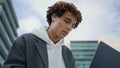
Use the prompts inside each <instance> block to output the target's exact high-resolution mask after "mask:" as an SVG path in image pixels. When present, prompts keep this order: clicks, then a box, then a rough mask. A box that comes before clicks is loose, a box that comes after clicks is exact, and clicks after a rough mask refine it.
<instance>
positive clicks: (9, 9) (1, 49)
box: [0, 0, 19, 68]
mask: <svg viewBox="0 0 120 68" xmlns="http://www.w3.org/2000/svg"><path fill="white" fill-rule="evenodd" d="M18 27H19V25H18V21H17V17H16V15H15V12H14V8H13V5H12V1H11V0H0V68H2V64H3V62H4V61H5V58H6V57H7V54H8V51H9V50H10V47H11V46H12V43H13V41H14V40H15V39H16V37H17V36H18V34H17V28H18Z"/></svg>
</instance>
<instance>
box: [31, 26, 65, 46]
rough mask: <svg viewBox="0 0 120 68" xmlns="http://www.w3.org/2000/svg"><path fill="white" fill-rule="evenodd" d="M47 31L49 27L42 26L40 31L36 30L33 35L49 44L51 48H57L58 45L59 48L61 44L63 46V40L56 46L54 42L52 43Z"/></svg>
mask: <svg viewBox="0 0 120 68" xmlns="http://www.w3.org/2000/svg"><path fill="white" fill-rule="evenodd" d="M47 29H48V27H47V26H43V25H40V27H39V28H38V29H34V30H33V31H32V32H31V33H32V34H34V35H36V36H37V37H38V38H40V39H42V40H43V41H45V42H46V43H47V44H49V45H51V46H56V45H57V46H58V45H59V44H60V45H63V42H64V40H63V39H61V40H60V41H58V42H57V43H56V44H54V43H53V41H51V39H50V38H49V36H48V33H47Z"/></svg>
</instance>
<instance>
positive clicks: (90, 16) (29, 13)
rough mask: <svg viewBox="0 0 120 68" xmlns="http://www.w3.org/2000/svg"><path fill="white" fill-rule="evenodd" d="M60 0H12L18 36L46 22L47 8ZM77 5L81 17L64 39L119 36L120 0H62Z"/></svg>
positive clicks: (93, 38)
mask: <svg viewBox="0 0 120 68" xmlns="http://www.w3.org/2000/svg"><path fill="white" fill-rule="evenodd" d="M57 1H59V0H12V2H13V6H14V10H15V13H16V16H17V18H18V23H19V29H18V34H19V36H20V35H22V34H24V33H29V32H31V30H33V29H36V28H39V25H40V24H43V25H48V23H47V22H46V11H47V8H48V7H49V6H51V5H53V4H54V3H55V2H57ZM65 1H67V2H71V3H73V4H75V5H76V7H77V8H78V9H79V10H80V12H81V13H82V17H83V20H82V22H81V23H80V24H79V26H78V27H77V28H76V29H73V30H72V31H71V33H70V34H69V35H67V36H66V37H65V42H67V43H68V42H70V41H80V40H98V39H99V38H100V37H103V36H120V0H65Z"/></svg>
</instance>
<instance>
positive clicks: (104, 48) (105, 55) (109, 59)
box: [89, 41, 120, 68]
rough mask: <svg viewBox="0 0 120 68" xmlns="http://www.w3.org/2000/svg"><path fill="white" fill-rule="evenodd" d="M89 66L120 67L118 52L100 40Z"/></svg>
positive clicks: (100, 67)
mask: <svg viewBox="0 0 120 68" xmlns="http://www.w3.org/2000/svg"><path fill="white" fill-rule="evenodd" d="M112 46H114V45H112ZM119 46H120V45H119ZM89 68H120V52H119V51H117V50H116V49H115V48H112V47H111V46H109V45H108V44H106V43H104V42H102V41H101V42H100V43H99V44H98V48H97V50H96V53H95V55H94V58H93V59H92V62H91V64H90V67H89Z"/></svg>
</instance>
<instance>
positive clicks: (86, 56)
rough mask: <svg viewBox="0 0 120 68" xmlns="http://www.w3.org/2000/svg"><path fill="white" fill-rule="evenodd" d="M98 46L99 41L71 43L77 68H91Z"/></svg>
mask: <svg viewBox="0 0 120 68" xmlns="http://www.w3.org/2000/svg"><path fill="white" fill-rule="evenodd" d="M97 45H98V41H71V50H72V52H73V55H74V57H75V61H76V66H77V68H89V66H90V64H91V61H92V58H93V57H94V54H95V51H96V49H97Z"/></svg>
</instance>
